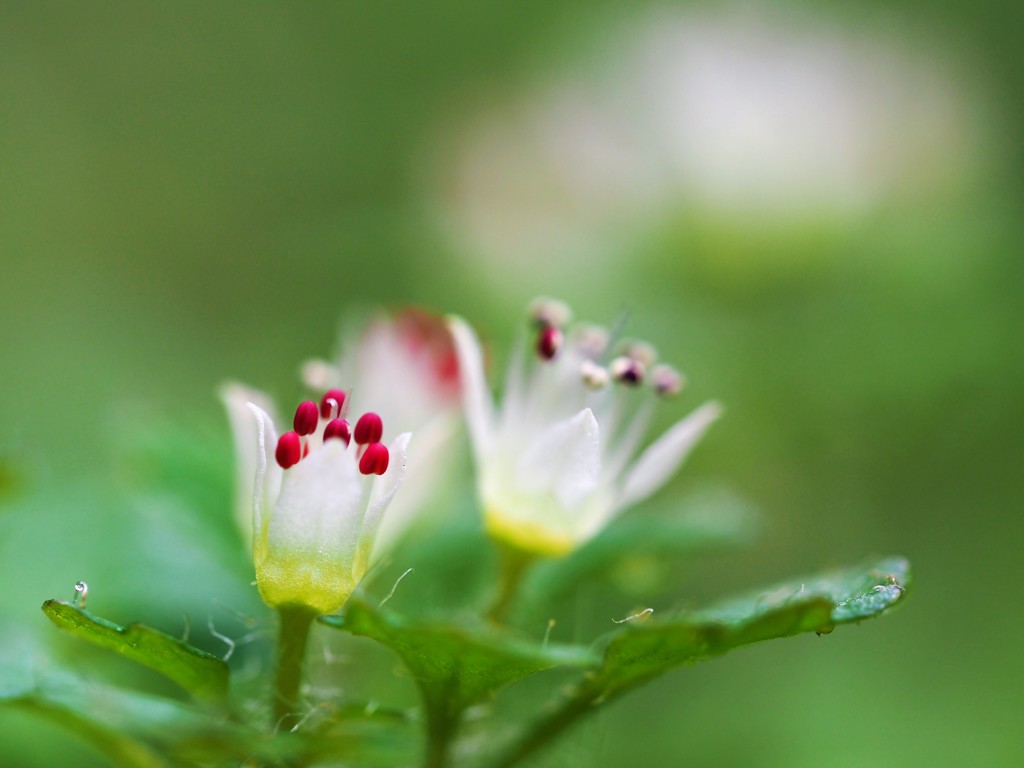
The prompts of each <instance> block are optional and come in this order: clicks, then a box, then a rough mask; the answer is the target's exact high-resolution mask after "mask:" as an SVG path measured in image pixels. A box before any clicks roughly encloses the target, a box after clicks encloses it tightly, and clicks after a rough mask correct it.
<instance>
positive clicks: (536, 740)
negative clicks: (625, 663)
mask: <svg viewBox="0 0 1024 768" xmlns="http://www.w3.org/2000/svg"><path fill="white" fill-rule="evenodd" d="M600 703H602V699H601V691H600V690H599V689H598V687H597V686H595V685H592V684H590V683H589V682H584V683H582V684H580V686H579V687H577V688H576V690H575V691H574V692H573V694H572V695H570V696H568V697H566V698H565V700H564V701H563V702H562V704H561V705H560V706H559V707H558V708H557V709H556V710H554V711H553V712H552V713H550V714H548V715H546V716H543V717H541V718H539V719H538V720H536V721H535V722H534V723H533V725H532V726H530V727H529V728H527V729H526V731H525V732H524V733H523V734H522V736H520V737H519V738H518V739H517V740H516V741H515V742H513V743H512V745H511V746H510V747H509V749H508V750H507V751H505V752H504V753H502V754H499V756H498V758H497V760H495V761H493V762H491V763H488V764H487V768H512V766H514V765H517V764H519V763H521V762H522V761H523V760H525V759H526V758H527V757H529V756H530V755H532V754H533V753H534V752H538V751H539V750H541V749H542V748H544V747H546V746H547V745H548V744H550V743H551V742H552V741H554V740H555V739H556V738H558V737H559V736H561V734H562V733H563V732H564V731H566V730H568V729H569V728H570V727H571V726H573V725H575V724H576V722H577V721H579V720H580V719H582V718H583V717H585V716H586V715H588V714H590V713H591V712H594V711H596V710H597V708H598V706H599V704H600Z"/></svg>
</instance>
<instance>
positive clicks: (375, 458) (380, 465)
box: [356, 427, 390, 475]
mask: <svg viewBox="0 0 1024 768" xmlns="http://www.w3.org/2000/svg"><path fill="white" fill-rule="evenodd" d="M358 428H359V427H356V429H358ZM389 458H390V456H389V454H388V449H387V447H386V446H385V445H384V444H383V443H371V444H370V445H368V446H366V453H364V454H363V458H361V459H360V460H359V471H360V472H362V473H363V474H364V475H383V474H384V473H385V472H387V471H388V459H389Z"/></svg>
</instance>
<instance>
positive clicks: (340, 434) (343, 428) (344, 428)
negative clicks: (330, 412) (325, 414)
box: [324, 419, 352, 445]
mask: <svg viewBox="0 0 1024 768" xmlns="http://www.w3.org/2000/svg"><path fill="white" fill-rule="evenodd" d="M332 437H337V438H339V439H341V440H344V441H345V445H348V444H349V442H350V441H351V440H352V433H351V431H350V430H349V428H348V422H347V421H345V420H344V419H331V420H330V421H328V422H327V426H326V427H324V442H327V441H328V440H330V439H331V438H332Z"/></svg>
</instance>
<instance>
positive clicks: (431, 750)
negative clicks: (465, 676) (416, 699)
mask: <svg viewBox="0 0 1024 768" xmlns="http://www.w3.org/2000/svg"><path fill="white" fill-rule="evenodd" d="M421 690H422V692H423V709H424V714H425V717H426V725H427V733H426V737H427V743H426V751H425V753H424V756H423V768H444V766H445V765H447V763H448V751H449V749H450V747H451V743H452V741H453V740H454V739H455V734H456V732H457V731H458V729H459V724H460V722H461V720H462V711H461V710H453V709H452V708H451V707H450V706H449V701H450V699H449V697H448V696H445V695H437V694H436V692H435V693H431V692H429V691H427V690H426V689H421Z"/></svg>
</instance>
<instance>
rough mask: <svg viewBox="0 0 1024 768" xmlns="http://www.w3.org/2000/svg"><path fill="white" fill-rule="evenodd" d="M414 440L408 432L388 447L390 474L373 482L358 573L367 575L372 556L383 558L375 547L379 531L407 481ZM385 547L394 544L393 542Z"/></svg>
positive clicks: (359, 553) (359, 555) (358, 558)
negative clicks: (388, 510) (389, 508)
mask: <svg viewBox="0 0 1024 768" xmlns="http://www.w3.org/2000/svg"><path fill="white" fill-rule="evenodd" d="M411 438H412V433H410V432H405V433H404V434H401V435H399V436H398V437H396V438H395V439H394V440H393V441H392V442H391V445H390V446H389V447H388V453H390V454H391V460H390V462H389V466H388V471H387V472H385V473H384V476H383V477H380V478H377V479H376V480H375V481H374V487H373V495H372V496H371V500H370V508H369V509H368V510H367V511H366V515H365V516H364V517H363V527H362V529H361V531H360V534H359V537H360V542H359V551H358V554H357V564H356V572H357V573H359V572H362V573H365V572H366V570H367V569H368V568H369V566H370V562H371V560H372V559H374V558H371V554H373V555H374V556H375V557H377V556H379V555H381V554H383V552H382V549H381V548H378V550H377V551H376V552H375V551H374V546H373V544H374V540H375V539H376V537H377V531H378V530H379V529H380V525H381V520H382V519H383V517H384V512H385V511H387V508H388V505H389V504H390V503H391V500H392V499H393V498H394V497H395V493H397V492H398V489H399V487H400V486H401V485H402V481H403V480H404V479H405V474H406V463H407V457H408V451H409V440H410V439H411ZM382 543H383V542H382ZM386 543H388V544H391V543H393V539H392V540H390V541H388V542H386Z"/></svg>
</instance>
